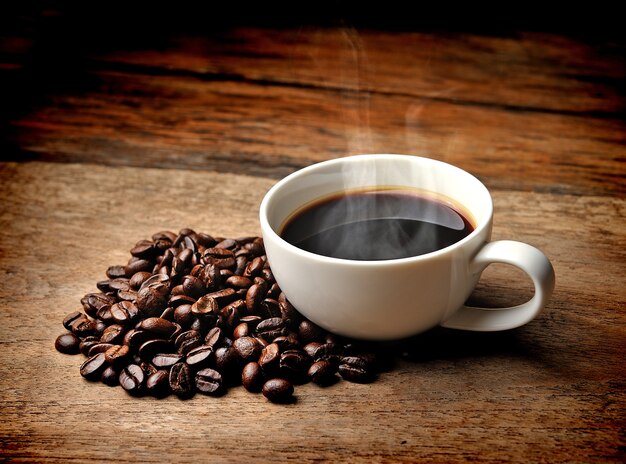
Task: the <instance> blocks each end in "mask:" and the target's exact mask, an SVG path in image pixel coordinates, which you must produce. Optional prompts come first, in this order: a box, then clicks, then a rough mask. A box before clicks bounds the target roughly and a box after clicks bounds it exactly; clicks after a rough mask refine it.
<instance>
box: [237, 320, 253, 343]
mask: <svg viewBox="0 0 626 464" xmlns="http://www.w3.org/2000/svg"><path fill="white" fill-rule="evenodd" d="M248 335H250V328H249V327H248V324H246V323H245V322H241V323H240V324H238V325H237V326H236V327H235V328H234V329H233V338H235V339H237V338H241V337H247V336H248Z"/></svg>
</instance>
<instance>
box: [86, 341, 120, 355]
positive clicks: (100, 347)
mask: <svg viewBox="0 0 626 464" xmlns="http://www.w3.org/2000/svg"><path fill="white" fill-rule="evenodd" d="M113 346H114V345H113V343H96V344H94V345H92V346H91V347H90V348H89V351H88V352H87V356H88V357H92V356H95V355H97V354H98V353H106V352H107V350H108V349H109V348H111V347H113Z"/></svg>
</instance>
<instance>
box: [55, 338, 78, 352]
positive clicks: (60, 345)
mask: <svg viewBox="0 0 626 464" xmlns="http://www.w3.org/2000/svg"><path fill="white" fill-rule="evenodd" d="M54 347H55V348H56V349H57V351H59V352H61V353H65V354H78V353H79V352H80V339H79V338H78V337H77V336H76V335H74V334H73V333H66V334H63V335H59V336H58V337H57V339H56V341H55V342H54Z"/></svg>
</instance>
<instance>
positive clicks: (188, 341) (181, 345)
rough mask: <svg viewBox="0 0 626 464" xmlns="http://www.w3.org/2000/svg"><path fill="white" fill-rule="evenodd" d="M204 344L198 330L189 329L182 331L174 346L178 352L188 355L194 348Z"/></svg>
mask: <svg viewBox="0 0 626 464" xmlns="http://www.w3.org/2000/svg"><path fill="white" fill-rule="evenodd" d="M200 345H202V335H201V334H200V332H198V331H197V330H187V331H186V332H182V333H181V334H180V335H179V336H178V337H176V340H174V346H175V347H176V349H177V351H178V353H180V354H182V355H186V354H187V353H189V352H190V351H191V350H193V349H194V348H197V347H198V346H200Z"/></svg>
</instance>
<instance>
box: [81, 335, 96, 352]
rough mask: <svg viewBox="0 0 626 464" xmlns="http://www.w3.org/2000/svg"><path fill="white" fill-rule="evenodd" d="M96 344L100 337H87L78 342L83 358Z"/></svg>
mask: <svg viewBox="0 0 626 464" xmlns="http://www.w3.org/2000/svg"><path fill="white" fill-rule="evenodd" d="M98 343H100V337H98V336H95V335H90V336H89V337H85V338H83V339H82V340H81V341H80V346H79V349H80V352H81V353H82V354H83V355H84V356H87V355H88V354H89V350H90V349H91V347H92V346H94V345H97V344H98Z"/></svg>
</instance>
